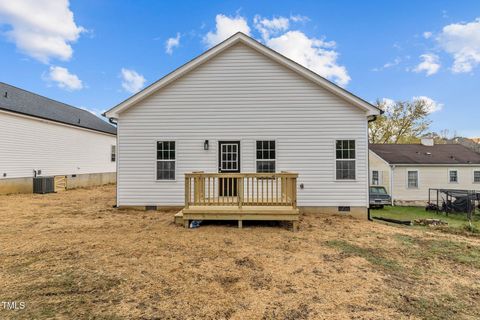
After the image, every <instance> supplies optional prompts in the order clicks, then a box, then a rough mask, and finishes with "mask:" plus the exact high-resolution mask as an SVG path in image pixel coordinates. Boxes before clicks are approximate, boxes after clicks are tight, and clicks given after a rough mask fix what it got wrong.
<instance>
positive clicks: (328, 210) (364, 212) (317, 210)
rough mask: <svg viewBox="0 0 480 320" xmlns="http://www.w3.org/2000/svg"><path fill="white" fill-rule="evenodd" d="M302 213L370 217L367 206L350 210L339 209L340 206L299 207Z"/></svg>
mask: <svg viewBox="0 0 480 320" xmlns="http://www.w3.org/2000/svg"><path fill="white" fill-rule="evenodd" d="M299 208H300V213H307V214H341V215H349V216H352V217H354V218H358V219H364V220H367V219H368V208H367V207H350V211H339V210H338V207H299Z"/></svg>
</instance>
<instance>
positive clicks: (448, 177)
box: [447, 169, 459, 184]
mask: <svg viewBox="0 0 480 320" xmlns="http://www.w3.org/2000/svg"><path fill="white" fill-rule="evenodd" d="M454 171H455V172H456V178H457V181H452V177H451V175H450V173H451V172H454ZM447 172H448V176H447V179H448V183H454V184H455V183H459V177H458V169H448V171H447Z"/></svg>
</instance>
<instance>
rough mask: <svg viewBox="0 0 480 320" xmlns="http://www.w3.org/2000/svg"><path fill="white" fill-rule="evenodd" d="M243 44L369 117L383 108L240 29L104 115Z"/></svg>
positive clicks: (116, 112)
mask: <svg viewBox="0 0 480 320" xmlns="http://www.w3.org/2000/svg"><path fill="white" fill-rule="evenodd" d="M237 43H243V44H245V45H247V46H248V47H250V48H252V49H254V50H256V51H257V52H260V53H262V54H263V55H265V56H267V57H269V58H270V59H272V60H274V61H276V62H278V63H280V64H282V65H284V66H285V67H287V68H289V69H290V70H293V71H294V72H296V73H298V74H300V75H302V76H303V77H305V78H307V79H309V80H310V81H312V82H314V83H316V84H318V85H319V86H321V87H322V88H324V89H326V90H328V91H330V92H332V93H333V94H335V95H337V96H338V97H340V98H342V99H344V100H346V101H348V102H349V103H351V104H352V105H354V106H356V107H359V108H361V109H362V110H364V111H365V112H366V114H367V116H375V115H379V114H380V113H381V112H382V111H381V110H380V109H379V108H377V107H375V106H374V105H372V104H370V103H368V102H367V101H365V100H363V99H361V98H359V97H357V96H356V95H354V94H353V93H351V92H349V91H347V90H345V89H343V88H341V87H339V86H338V85H336V84H334V83H333V82H331V81H329V80H327V79H325V78H324V77H321V76H320V75H318V74H316V73H315V72H313V71H311V70H310V69H307V68H305V67H304V66H302V65H300V64H298V63H296V62H294V61H293V60H290V59H289V58H287V57H285V56H283V55H281V54H280V53H278V52H276V51H274V50H272V49H270V48H268V47H267V46H265V45H263V44H261V43H260V42H258V41H256V40H254V39H252V38H251V37H249V36H247V35H246V34H244V33H241V32H237V33H236V34H234V35H233V36H231V37H230V38H228V39H226V40H224V41H223V42H221V43H219V44H218V45H216V46H214V47H212V48H210V49H209V50H207V51H205V52H204V53H203V54H201V55H199V56H198V57H196V58H194V59H193V60H191V61H189V62H188V63H186V64H184V65H183V66H181V67H180V68H178V69H176V70H174V71H173V72H171V73H169V74H167V75H166V76H165V77H163V78H161V79H160V80H158V81H156V82H154V83H153V84H151V85H150V86H148V87H146V88H145V89H143V90H142V91H140V92H138V93H136V94H135V95H133V96H131V97H129V98H128V99H126V100H124V101H123V102H121V103H119V104H118V105H116V106H115V107H113V108H111V109H110V110H108V111H107V112H105V113H104V114H103V115H104V116H106V117H108V118H118V115H119V114H120V113H121V112H123V111H125V110H127V109H128V108H130V107H131V106H132V105H134V104H136V103H137V102H139V101H141V100H143V99H145V98H146V97H148V96H150V95H151V94H153V93H154V92H156V91H157V90H159V89H161V88H163V87H165V86H166V85H168V84H170V83H171V82H173V81H175V80H176V79H178V78H180V77H181V76H183V75H184V74H186V73H188V72H189V71H191V70H193V69H195V68H196V67H198V66H199V65H201V64H203V63H205V62H207V61H208V60H210V59H212V58H213V57H215V56H216V55H218V54H219V53H221V52H223V51H224V50H226V49H228V48H230V47H231V46H233V45H235V44H237Z"/></svg>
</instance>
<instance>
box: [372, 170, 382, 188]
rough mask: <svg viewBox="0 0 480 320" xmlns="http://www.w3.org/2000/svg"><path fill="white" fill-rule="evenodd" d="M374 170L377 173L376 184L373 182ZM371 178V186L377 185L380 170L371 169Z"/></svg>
mask: <svg viewBox="0 0 480 320" xmlns="http://www.w3.org/2000/svg"><path fill="white" fill-rule="evenodd" d="M374 172H376V173H377V182H378V183H377V184H373V173H374ZM371 175H372V176H371V178H370V184H371V185H372V186H379V185H380V170H372V171H371Z"/></svg>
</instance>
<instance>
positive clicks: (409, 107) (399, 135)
mask: <svg viewBox="0 0 480 320" xmlns="http://www.w3.org/2000/svg"><path fill="white" fill-rule="evenodd" d="M376 104H377V106H378V107H379V108H380V109H382V110H383V111H384V113H383V114H382V115H380V116H378V118H377V120H375V121H373V122H370V124H369V140H370V143H417V142H418V141H419V139H420V137H421V136H422V135H424V134H425V132H426V131H427V130H428V128H429V126H430V123H431V121H430V120H428V118H427V116H428V113H429V109H430V105H429V103H428V101H425V100H422V99H416V100H413V101H396V102H393V101H388V100H385V99H384V100H383V101H380V100H377V103H376Z"/></svg>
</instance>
